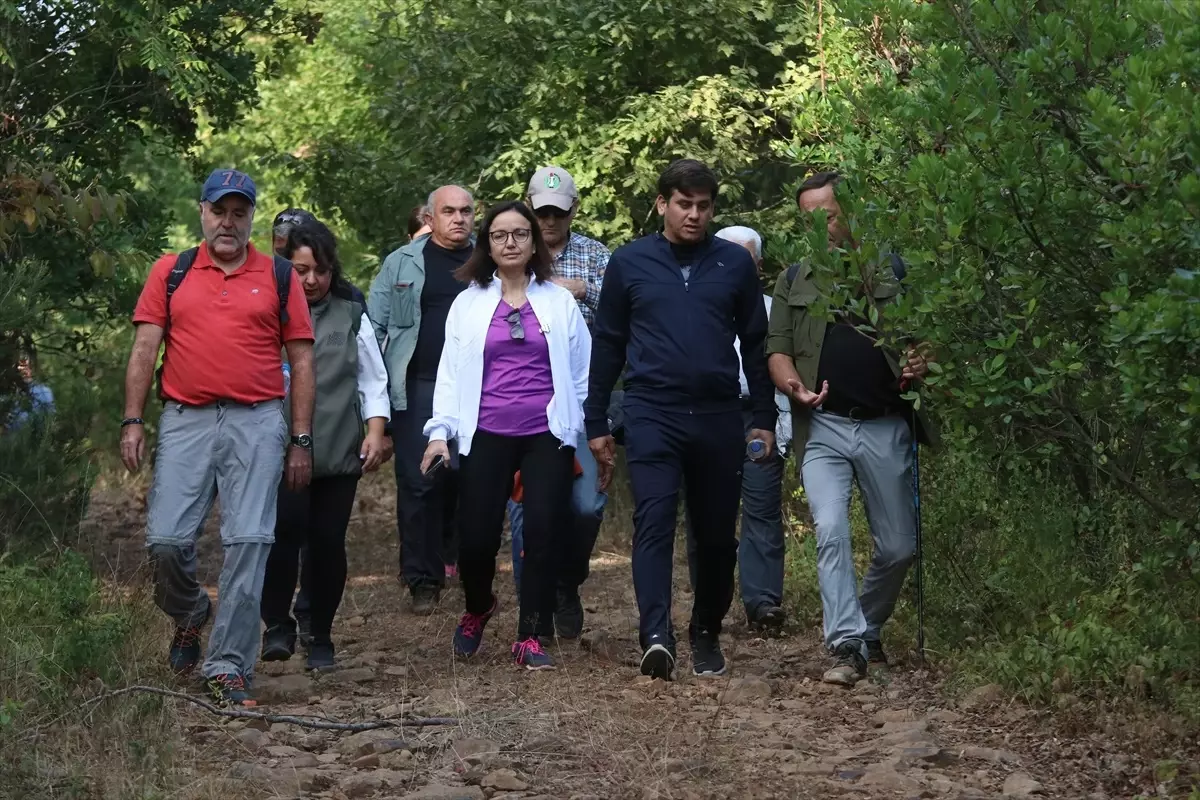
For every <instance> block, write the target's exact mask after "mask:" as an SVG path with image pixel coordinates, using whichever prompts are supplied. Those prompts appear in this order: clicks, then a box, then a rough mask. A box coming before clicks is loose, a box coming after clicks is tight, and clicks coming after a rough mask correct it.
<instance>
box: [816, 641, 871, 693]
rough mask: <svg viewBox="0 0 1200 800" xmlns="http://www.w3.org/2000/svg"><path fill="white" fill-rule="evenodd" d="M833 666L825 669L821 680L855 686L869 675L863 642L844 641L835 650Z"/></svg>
mask: <svg viewBox="0 0 1200 800" xmlns="http://www.w3.org/2000/svg"><path fill="white" fill-rule="evenodd" d="M833 658H834V661H833V666H832V667H830V668H829V669H827V670H826V671H825V674H824V675H823V676H821V680H823V681H824V682H825V683H836V684H838V685H840V686H853V685H854V684H856V683H858V681H860V680H862V679H863V678H865V677H867V661H866V659H865V658H863V656H862V649H861V644H860V643H859V642H858V641H855V640H853V639H852V640H850V641H848V642H842V643H841V644H840V645H838V647H837V649H836V650H834V651H833Z"/></svg>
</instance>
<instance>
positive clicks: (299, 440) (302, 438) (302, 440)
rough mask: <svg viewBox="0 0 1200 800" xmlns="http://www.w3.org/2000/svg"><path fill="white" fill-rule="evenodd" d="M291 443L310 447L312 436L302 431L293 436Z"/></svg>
mask: <svg viewBox="0 0 1200 800" xmlns="http://www.w3.org/2000/svg"><path fill="white" fill-rule="evenodd" d="M292 443H293V444H295V445H296V446H297V447H312V437H311V436H309V435H308V434H307V433H302V434H300V435H299V436H293V437H292Z"/></svg>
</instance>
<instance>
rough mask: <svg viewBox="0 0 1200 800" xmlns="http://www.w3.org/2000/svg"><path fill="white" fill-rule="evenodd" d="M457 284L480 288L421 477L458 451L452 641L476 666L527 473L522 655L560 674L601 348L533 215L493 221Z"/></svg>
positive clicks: (463, 304)
mask: <svg viewBox="0 0 1200 800" xmlns="http://www.w3.org/2000/svg"><path fill="white" fill-rule="evenodd" d="M457 277H458V278H459V280H462V281H464V282H467V281H469V282H470V286H469V287H468V288H467V289H465V290H464V291H463V292H462V293H461V294H460V295H459V296H458V297H457V298H456V299H455V301H454V304H453V305H452V306H451V307H450V314H449V317H448V318H447V320H446V344H445V347H444V348H443V349H442V359H441V362H440V363H439V364H438V376H437V384H436V386H435V389H434V394H433V416H432V417H431V418H430V420H429V423H428V424H427V425H426V426H425V435H426V436H428V437H429V446H428V447H427V448H426V450H425V457H424V459H423V460H422V462H421V469H422V471H425V472H428V471H430V470H434V469H438V468H440V467H441V466H442V465H445V464H447V463H448V462H449V459H450V450H449V445H448V442H449V441H450V440H454V441H455V442H456V443H457V445H458V452H459V456H460V459H461V466H460V469H461V474H460V478H459V486H460V489H459V492H460V493H459V545H458V548H459V549H458V574H459V579H460V580H461V581H462V586H463V595H464V596H465V599H466V611H465V613H463V615H462V618H461V619H460V620H459V623H458V627H457V628H456V629H455V631H454V652H455V654H456V655H459V656H463V657H469V656H472V655H474V654H475V652H476V651H477V650H478V649H479V645H480V643H481V642H482V640H483V629H484V626H485V625H487V622H488V620H489V619H490V618H491V616H492V614H493V613H495V611H496V596H495V595H494V594H493V593H492V581H493V578H494V577H495V574H496V554H497V553H498V552H499V550H500V534H501V530H502V528H503V526H504V512H505V508H506V506H507V502H508V498H509V496H510V495H511V493H512V489H513V476H514V474H515V473H516V472H517V471H518V470H520V472H521V483H522V486H523V487H524V497H525V565H524V574H523V576H522V579H521V592H520V613H519V616H518V619H517V641H516V644H514V645H513V647H512V653H513V657H514V659H515V660H516V663H517V664H518V665H519V666H524V667H526V668H528V669H547V668H553V666H554V661H553V659H552V658H551V657H550V655H549V654H548V653H546V652H545V651H544V650H543V649H542V646H541V644H540V642H539V640H538V637H539V636H546V637H550V636H553V635H554V625H553V614H554V603H555V585H556V583H555V570H556V569H557V568H558V565H559V552H560V549H561V548H560V545H559V537H561V536H564V535H568V534H569V532H570V531H571V529H572V528H571V525H570V501H571V485H572V481H573V480H574V475H575V443H576V442H577V441H578V440H579V436H580V433H581V432H582V431H583V400H584V397H585V396H586V394H587V381H588V360H589V357H590V354H591V337H590V336H589V334H588V329H587V325H586V324H585V323H584V320H583V315H582V314H580V312H579V306H578V305H577V304H576V302H575V298H574V297H573V296H572V295H571V293H570V292H569V291H567V290H566V289H563V288H561V287H559V286H556V285H555V284H554V283H552V282H551V280H550V278H551V277H552V268H551V262H550V257H549V251H548V250H547V248H546V246H545V244H544V243H543V242H542V235H541V232H540V231H539V230H538V224H537V218H536V217H534V215H533V213H532V212H531V211H530V210H529V209H528V208H527V207H526V206H525V204H524V203H520V202H510V203H503V204H500V205H498V206H496V207H495V208H493V209H492V210H491V211H490V212H488V214H487V216H485V217H484V219H483V226H482V228H481V230H480V233H479V244H478V245H477V246H476V247H475V252H474V253H472V254H471V258H470V259H469V260H468V261H467V263H466V264H464V265H463V266H462V268H461V269H460V270H459V272H458V274H457Z"/></svg>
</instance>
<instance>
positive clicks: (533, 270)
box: [454, 200, 554, 286]
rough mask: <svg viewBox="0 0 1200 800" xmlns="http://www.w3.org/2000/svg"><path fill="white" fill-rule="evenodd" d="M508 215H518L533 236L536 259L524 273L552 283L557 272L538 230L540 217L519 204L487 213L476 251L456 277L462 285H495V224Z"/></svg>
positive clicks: (495, 208) (534, 256) (516, 201)
mask: <svg viewBox="0 0 1200 800" xmlns="http://www.w3.org/2000/svg"><path fill="white" fill-rule="evenodd" d="M508 211H515V212H517V213H518V214H520V215H521V216H522V217H524V218H525V219H526V220H528V221H529V229H530V230H531V231H532V232H533V233H532V236H533V255H532V256H530V257H529V263H528V264H526V265H525V271H526V272H527V273H529V274H530V275H532V276H533V279H534V280H535V281H537V282H538V283H545V282H546V281H548V280H550V278H551V277H552V276H553V275H554V269H553V267H552V266H551V264H550V253H549V252H548V251H547V249H546V243H545V242H544V241H543V240H542V229H541V228H539V227H538V221H537V217H535V216H534V215H533V212H532V211H530V210H529V206H527V205H525V204H524V203H522V202H521V201H520V200H510V201H509V202H507V203H501V204H500V205H498V206H493V207H492V208H491V209H490V210H489V211H488V213H487V214H486V215H485V216H484V218H483V224H482V225H481V226H480V227H479V239H478V240H477V241H476V244H475V250H474V251H473V252H472V253H471V257H470V258H468V259H467V263H465V264H463V265H462V266H461V267H459V268H458V270H457V271H456V272H455V273H454V277H456V278H458V279H459V280H460V281H462V282H463V283H468V282H470V281H474V282H475V283H477V284H479V285H480V286H487V285H489V284H490V283H491V282H492V277H493V276H494V275H495V273H496V262H495V261H494V260H492V240H491V234H492V223H493V222H495V221H496V217H498V216H500V215H501V214H503V213H505V212H508Z"/></svg>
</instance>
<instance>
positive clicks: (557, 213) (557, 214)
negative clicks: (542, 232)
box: [533, 206, 571, 219]
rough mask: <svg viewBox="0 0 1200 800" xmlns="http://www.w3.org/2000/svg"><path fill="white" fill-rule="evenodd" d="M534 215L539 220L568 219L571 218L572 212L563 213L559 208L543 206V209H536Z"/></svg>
mask: <svg viewBox="0 0 1200 800" xmlns="http://www.w3.org/2000/svg"><path fill="white" fill-rule="evenodd" d="M533 215H534V216H535V217H537V218H538V219H546V218H547V217H554V219H566V218H567V217H569V216H571V211H570V209H568V210H566V211H563V210H562V209H561V208H559V207H558V206H542V207H541V208H535V209H534V210H533Z"/></svg>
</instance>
